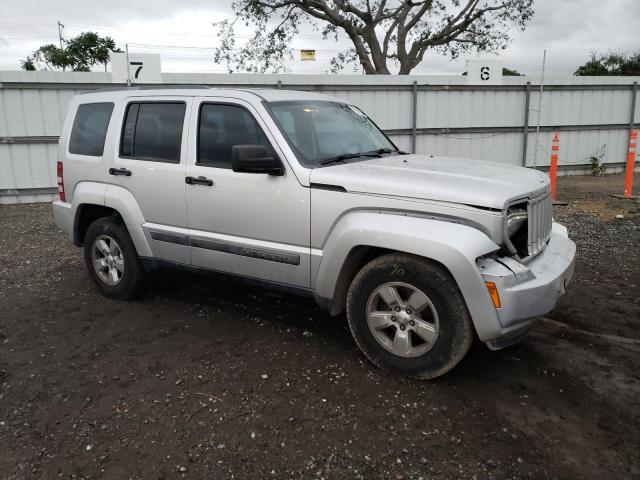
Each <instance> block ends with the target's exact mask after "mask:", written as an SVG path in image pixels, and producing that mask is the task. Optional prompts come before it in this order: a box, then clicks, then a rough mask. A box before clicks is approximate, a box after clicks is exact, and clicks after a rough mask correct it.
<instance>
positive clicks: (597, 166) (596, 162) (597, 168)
mask: <svg viewBox="0 0 640 480" xmlns="http://www.w3.org/2000/svg"><path fill="white" fill-rule="evenodd" d="M589 163H590V165H589V169H590V170H591V175H592V176H594V177H601V176H603V175H604V174H605V173H606V171H607V167H605V166H604V165H602V164H601V163H600V159H599V158H598V157H595V156H594V157H591V158H590V159H589Z"/></svg>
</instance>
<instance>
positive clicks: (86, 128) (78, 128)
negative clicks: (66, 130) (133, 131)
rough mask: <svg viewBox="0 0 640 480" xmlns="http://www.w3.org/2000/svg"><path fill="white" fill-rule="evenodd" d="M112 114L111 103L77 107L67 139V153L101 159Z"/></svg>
mask: <svg viewBox="0 0 640 480" xmlns="http://www.w3.org/2000/svg"><path fill="white" fill-rule="evenodd" d="M111 112H113V103H109V102H105V103H85V104H82V105H79V106H78V110H77V111H76V118H75V119H74V120H73V127H72V128H71V136H70V138H69V153H73V154H75V155H88V156H91V157H101V156H102V154H103V153H104V140H105V138H106V136H107V129H108V128H109V120H110V119H111Z"/></svg>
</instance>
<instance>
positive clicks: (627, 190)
mask: <svg viewBox="0 0 640 480" xmlns="http://www.w3.org/2000/svg"><path fill="white" fill-rule="evenodd" d="M636 143H638V131H637V130H631V134H630V135H629V153H627V169H626V175H625V179H624V196H625V197H626V198H631V190H632V189H633V169H634V164H635V163H636Z"/></svg>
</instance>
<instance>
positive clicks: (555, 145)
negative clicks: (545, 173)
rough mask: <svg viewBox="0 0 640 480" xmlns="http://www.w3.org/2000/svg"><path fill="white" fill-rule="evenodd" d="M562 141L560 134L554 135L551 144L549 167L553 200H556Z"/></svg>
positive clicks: (555, 133)
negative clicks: (559, 152)
mask: <svg viewBox="0 0 640 480" xmlns="http://www.w3.org/2000/svg"><path fill="white" fill-rule="evenodd" d="M559 143H560V139H559V138H558V132H554V133H553V142H552V143H551V164H550V165H549V178H550V179H551V199H552V200H555V199H556V176H557V175H558V150H559V149H560V146H559Z"/></svg>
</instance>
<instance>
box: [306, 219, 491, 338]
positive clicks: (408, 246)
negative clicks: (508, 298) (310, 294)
mask: <svg viewBox="0 0 640 480" xmlns="http://www.w3.org/2000/svg"><path fill="white" fill-rule="evenodd" d="M359 246H371V247H380V248H385V249H389V250H395V251H398V252H406V253H411V254H414V255H418V256H421V257H425V258H429V259H432V260H435V261H437V262H439V263H441V264H442V265H444V267H445V268H447V269H448V270H449V272H450V273H451V275H452V276H453V278H454V279H455V281H456V282H457V284H458V287H459V288H460V291H461V292H462V296H463V297H464V300H465V302H466V304H467V308H468V309H469V313H470V314H471V318H472V320H473V323H474V325H475V327H476V331H477V333H478V335H479V336H480V338H481V339H482V338H489V337H491V335H494V334H495V331H496V329H499V328H500V323H499V321H498V316H497V313H496V310H495V307H494V306H493V303H492V301H491V297H490V296H489V293H488V291H487V288H486V286H485V283H484V281H483V279H482V276H481V275H480V272H479V270H478V268H477V266H476V259H477V258H478V257H480V256H482V255H485V254H488V253H490V252H493V251H495V250H498V249H499V246H498V245H497V244H496V243H494V242H493V241H492V240H491V239H490V238H489V237H488V236H487V235H485V234H484V233H482V232H480V231H479V230H477V229H475V228H473V227H469V226H467V225H462V224H457V223H451V222H446V221H442V220H436V219H427V218H420V217H412V216H405V215H397V214H388V213H376V212H355V213H351V214H348V215H345V216H344V217H343V218H342V219H341V220H340V221H339V222H338V223H337V224H336V225H335V226H334V228H333V230H332V231H331V233H330V235H329V237H328V238H327V240H326V242H325V244H324V246H323V248H322V260H321V262H320V265H319V268H318V274H317V276H316V282H315V290H316V293H317V294H318V295H319V296H321V297H324V298H335V294H336V285H337V282H338V278H339V275H340V271H341V269H342V265H343V264H344V262H345V260H346V259H347V256H348V255H349V252H350V251H351V250H352V249H353V248H355V247H359Z"/></svg>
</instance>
